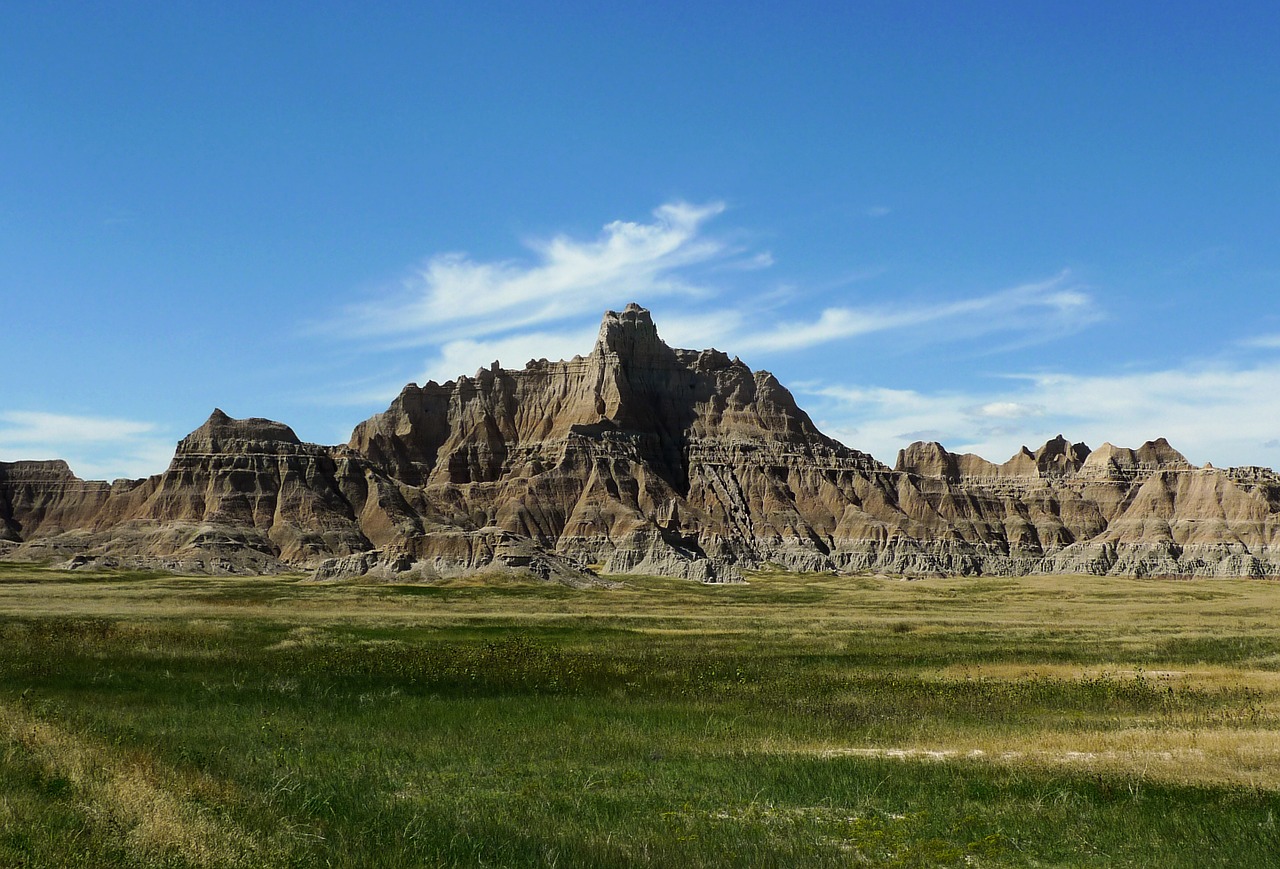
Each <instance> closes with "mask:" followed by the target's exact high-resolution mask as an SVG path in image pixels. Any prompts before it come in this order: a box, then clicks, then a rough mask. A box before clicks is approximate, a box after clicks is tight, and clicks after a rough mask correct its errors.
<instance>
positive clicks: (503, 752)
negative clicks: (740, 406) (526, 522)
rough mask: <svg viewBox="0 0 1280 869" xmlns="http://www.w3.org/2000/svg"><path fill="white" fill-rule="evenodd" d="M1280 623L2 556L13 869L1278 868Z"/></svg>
mask: <svg viewBox="0 0 1280 869" xmlns="http://www.w3.org/2000/svg"><path fill="white" fill-rule="evenodd" d="M1278 613H1280V585H1276V584H1272V583H1267V582H1258V581H1247V580H1229V581H1227V580H1196V581H1192V582H1179V581H1167V580H1165V581H1156V580H1129V579H1098V578H1087V577H1033V578H1019V579H989V578H988V579H944V580H941V579H930V580H923V581H916V582H901V581H895V580H887V579H873V578H869V577H835V576H829V575H803V576H797V575H792V574H782V573H777V574H760V575H756V576H753V577H751V582H750V583H749V584H748V585H745V586H728V587H708V586H700V585H696V584H691V583H687V582H682V581H674V580H662V579H636V578H626V584H625V587H623V588H619V589H613V590H604V589H597V590H587V591H575V590H570V589H565V588H561V587H558V586H538V585H521V584H512V583H510V582H502V581H500V580H491V581H488V582H485V581H480V580H477V581H473V582H470V583H461V582H458V583H451V584H445V585H374V584H359V583H349V584H313V583H308V582H305V581H303V580H301V579H300V578H297V577H283V578H281V577H272V578H254V579H211V578H183V577H172V576H150V575H141V574H121V573H117V574H93V575H85V574H81V573H74V574H72V573H62V572H57V571H52V570H46V569H41V568H32V567H18V566H13V565H8V566H0V760H2V762H0V866H147V867H150V866H254V867H257V866H351V867H357V866H359V867H364V866H435V865H462V866H471V865H487V866H520V865H531V866H532V865H537V866H615V865H617V866H627V865H639V866H713V865H715V866H719V865H743V866H844V865H890V866H935V865H943V866H945V865H955V866H1126V865H1127V866H1168V867H1173V866H1197V867H1198V866H1232V867H1246V866H1275V865H1277V864H1278V863H1280V819H1278V817H1277V816H1280V619H1278V618H1277V614H1278Z"/></svg>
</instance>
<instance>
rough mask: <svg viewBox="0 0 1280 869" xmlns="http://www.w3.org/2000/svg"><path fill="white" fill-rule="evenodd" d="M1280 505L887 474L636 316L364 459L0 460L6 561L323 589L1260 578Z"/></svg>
mask: <svg viewBox="0 0 1280 869" xmlns="http://www.w3.org/2000/svg"><path fill="white" fill-rule="evenodd" d="M1278 514H1280V476H1278V475H1276V474H1275V473H1274V472H1272V471H1270V470H1269V469H1259V468H1247V469H1232V470H1217V469H1212V468H1204V469H1197V468H1193V467H1192V466H1191V465H1190V464H1189V463H1188V462H1187V461H1186V460H1185V458H1183V457H1182V456H1181V455H1180V454H1179V453H1177V451H1176V450H1174V449H1173V448H1172V447H1171V446H1170V445H1169V444H1168V443H1167V442H1165V441H1163V440H1157V441H1152V442H1149V443H1147V444H1144V445H1143V446H1142V447H1140V448H1138V449H1136V450H1129V449H1123V448H1118V447H1113V446H1111V445H1110V444H1104V445H1103V446H1102V447H1100V448H1098V449H1096V450H1090V449H1089V448H1088V447H1086V446H1085V445H1084V444H1080V443H1075V444H1073V443H1071V442H1069V441H1067V440H1066V439H1065V438H1062V437H1058V438H1055V439H1054V440H1051V441H1049V442H1048V443H1047V444H1045V445H1044V446H1043V447H1042V448H1040V449H1039V450H1036V451H1034V452H1033V451H1031V450H1028V449H1025V448H1024V449H1023V450H1021V451H1020V452H1019V453H1018V454H1017V455H1015V456H1013V457H1012V458H1011V459H1010V460H1009V461H1007V462H1005V463H1003V464H999V465H997V464H994V463H992V462H989V461H986V460H985V459H982V458H981V457H978V456H973V455H955V454H952V453H950V452H948V451H947V450H946V449H945V448H944V447H942V446H941V445H940V444H936V443H916V444H912V445H911V446H910V447H908V448H907V449H905V450H903V451H902V452H901V453H900V454H899V456H898V461H897V465H896V467H895V468H893V469H890V468H889V467H887V466H885V465H883V464H881V463H879V462H877V461H876V460H875V459H873V458H872V457H871V456H869V455H867V454H865V453H861V452H858V451H856V450H852V449H849V448H847V447H845V446H843V445H841V444H840V443H838V442H836V441H834V440H832V439H830V438H828V437H826V436H825V435H823V434H822V433H821V432H820V431H818V429H817V428H816V427H815V426H814V424H813V422H812V421H811V420H810V419H809V417H808V416H807V415H806V414H805V413H804V411H803V410H801V409H800V408H799V407H797V406H796V403H795V400H794V399H793V397H792V396H791V394H790V393H789V392H788V391H787V390H786V389H785V388H784V387H783V386H782V385H781V384H779V383H778V381H777V380H776V379H775V378H774V377H773V376H772V375H771V374H769V373H768V372H764V371H756V372H753V371H752V370H751V369H749V368H748V367H747V366H746V365H745V364H744V363H743V362H741V361H740V360H738V359H731V358H730V357H728V356H727V355H726V354H724V353H721V352H719V351H717V350H704V351H689V350H676V349H672V348H670V347H668V346H667V345H666V344H664V343H663V342H662V341H661V339H660V338H659V336H658V332H657V330H656V328H655V327H654V324H653V322H652V320H651V319H650V317H649V314H648V312H647V311H645V310H643V309H642V308H639V307H637V306H634V305H632V306H629V307H628V308H627V309H626V310H624V311H622V312H609V313H607V314H606V315H605V318H604V321H603V323H602V324H601V329H600V335H599V338H598V339H597V342H596V345H595V348H594V349H593V350H592V352H591V353H590V354H589V355H588V356H586V357H575V358H574V359H572V360H568V361H562V362H548V361H547V360H535V361H531V362H529V363H528V364H527V365H526V366H525V367H524V368H523V369H521V370H505V369H502V368H501V367H499V366H498V364H497V363H494V365H493V366H492V367H491V368H488V369H484V370H481V371H479V372H477V374H476V375H475V376H474V377H460V378H458V379H457V380H455V381H449V382H447V383H444V384H437V383H434V382H431V383H427V384H426V385H425V386H417V385H416V384H411V385H409V386H407V387H405V389H404V390H403V392H401V394H400V395H399V396H398V397H397V398H396V399H395V401H393V402H392V404H391V406H390V407H389V408H388V409H387V410H386V411H385V412H383V413H380V414H378V415H376V416H374V417H373V418H372V419H369V420H367V421H366V422H364V423H361V424H360V425H359V426H357V428H356V430H355V432H354V433H353V434H352V437H351V440H350V442H349V443H348V444H346V445H343V446H335V447H325V446H317V445H314V444H305V443H301V442H300V441H299V439H298V438H297V437H296V436H295V434H294V433H293V431H292V430H291V429H289V428H288V427H287V426H284V425H282V424H280V423H275V422H271V421H269V420H260V419H248V420H235V419H231V418H230V417H228V416H226V415H225V414H223V413H222V412H221V411H215V412H214V414H213V415H212V416H211V417H210V418H209V420H208V421H207V422H206V423H205V424H204V425H202V426H201V427H200V428H198V429H197V430H196V431H194V432H192V434H191V435H189V436H188V437H187V438H185V439H183V441H182V442H181V443H180V444H179V445H178V449H177V452H176V454H175V456H174V459H173V462H172V463H171V464H170V466H169V468H168V469H167V470H166V471H165V472H164V473H163V474H160V475H157V476H155V477H152V478H150V479H147V480H140V481H117V482H116V483H114V484H110V485H108V484H106V483H96V482H85V481H82V480H78V479H77V478H75V476H74V475H72V474H71V472H70V469H69V468H67V466H66V465H65V464H64V463H60V462H18V463H12V464H0V541H7V542H0V547H7V548H8V550H9V556H8V557H40V556H55V557H58V558H73V557H74V558H75V563H86V564H119V565H138V566H160V567H166V568H169V569H175V570H194V571H265V570H280V569H298V568H315V569H317V572H318V575H319V576H321V577H331V576H351V575H366V576H371V577H386V576H396V575H401V576H423V577H430V576H448V575H452V574H456V573H458V572H462V571H473V570H486V569H501V570H510V571H515V572H523V573H527V574H532V575H535V576H539V577H543V578H549V579H559V580H561V581H566V582H571V583H575V584H581V583H584V582H590V581H592V575H593V572H601V573H656V574H664V575H671V576H681V577H686V578H690V579H698V580H703V581H718V580H726V579H734V578H736V577H737V576H738V575H739V570H741V569H743V568H749V567H756V566H760V565H762V564H765V563H776V564H780V565H783V566H785V567H789V568H793V569H837V570H874V571H884V572H893V573H962V574H978V573H995V574H1009V573H1035V572H1046V571H1053V572H1090V573H1112V574H1131V575H1206V574H1214V575H1244V576H1263V575H1274V574H1277V573H1280V542H1278V536H1277V525H1276V522H1277V520H1276V517H1277V515H1278Z"/></svg>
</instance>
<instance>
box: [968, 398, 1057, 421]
mask: <svg viewBox="0 0 1280 869" xmlns="http://www.w3.org/2000/svg"><path fill="white" fill-rule="evenodd" d="M976 415H977V416H985V417H988V418H990V419H1024V418H1026V417H1029V416H1043V415H1044V407H1043V406H1041V405H1038V404H1024V403H1022V402H1018V401H989V402H987V403H986V404H984V405H982V406H981V407H979V408H978V409H977V413H976Z"/></svg>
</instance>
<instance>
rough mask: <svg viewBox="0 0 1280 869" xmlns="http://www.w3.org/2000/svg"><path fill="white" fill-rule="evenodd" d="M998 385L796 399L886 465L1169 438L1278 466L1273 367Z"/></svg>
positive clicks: (1059, 376)
mask: <svg viewBox="0 0 1280 869" xmlns="http://www.w3.org/2000/svg"><path fill="white" fill-rule="evenodd" d="M998 381H999V382H1000V383H1002V384H1006V385H1005V386H1004V387H1003V388H993V389H989V390H985V391H979V390H972V391H938V392H923V391H915V390H891V389H879V388H875V387H860V386H849V385H841V384H821V383H808V384H802V385H801V386H800V387H799V388H798V389H797V392H799V393H800V394H801V395H802V396H806V397H808V398H810V399H812V400H814V401H815V403H816V404H817V407H815V408H813V410H814V411H815V413H814V416H815V417H816V418H818V419H819V420H820V422H819V424H820V425H825V426H826V427H828V429H829V430H830V432H831V433H832V434H833V436H835V437H837V438H839V439H841V440H843V441H844V442H845V443H848V444H849V445H850V446H854V447H856V448H858V449H862V450H866V451H868V452H870V453H872V454H873V455H875V456H876V457H877V458H879V459H881V461H887V462H890V463H892V461H893V459H894V457H895V456H896V454H897V451H898V450H899V449H901V448H902V447H904V446H906V445H907V444H908V443H910V442H912V441H915V440H938V441H941V442H942V443H943V444H945V445H946V446H947V448H948V449H951V450H953V451H956V452H976V453H978V454H979V455H981V456H984V457H985V458H987V459H990V460H992V461H997V462H999V461H1004V460H1005V459H1006V458H1008V457H1009V456H1011V455H1013V454H1014V453H1015V452H1016V451H1017V450H1018V449H1019V448H1020V447H1021V446H1023V445H1027V446H1030V447H1032V448H1035V447H1037V446H1039V445H1040V444H1042V443H1043V442H1044V441H1046V440H1048V439H1049V438H1051V437H1053V436H1054V435H1057V434H1064V435H1066V436H1067V437H1069V438H1071V439H1073V440H1083V441H1085V442H1086V443H1088V444H1089V445H1090V446H1092V447H1097V446H1099V445H1100V444H1101V443H1102V442H1104V441H1110V442H1112V443H1115V444H1119V445H1121V446H1129V447H1136V446H1138V445H1140V444H1142V443H1143V442H1144V441H1147V440H1150V439H1152V438H1156V437H1167V438H1168V439H1169V440H1170V442H1171V443H1173V445H1174V446H1175V447H1177V448H1178V449H1180V450H1182V452H1183V453H1185V454H1186V455H1187V456H1188V458H1190V459H1191V460H1192V461H1194V462H1205V461H1212V462H1213V463H1214V464H1218V465H1235V464H1267V463H1271V464H1275V463H1276V462H1277V460H1278V459H1280V455H1277V453H1278V452H1280V450H1278V448H1277V445H1278V444H1280V440H1278V439H1277V435H1278V434H1280V365H1263V366H1249V367H1242V366H1239V365H1232V364H1229V363H1217V364H1213V365H1201V366H1186V367H1179V368H1167V369H1161V370H1153V371H1145V372H1123V373H1118V374H1096V375H1088V376H1082V375H1075V374H1064V373H1060V372H1039V373H1031V374H1025V375H1015V376H1006V377H1001V378H999V379H998ZM921 435H926V436H921Z"/></svg>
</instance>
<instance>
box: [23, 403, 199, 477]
mask: <svg viewBox="0 0 1280 869" xmlns="http://www.w3.org/2000/svg"><path fill="white" fill-rule="evenodd" d="M173 449H174V441H173V440H170V439H168V438H166V437H162V436H161V435H160V433H159V432H158V430H157V427H156V426H155V425H154V424H153V423H148V422H139V421H137V420H128V419H115V418H110V417H94V416H71V415H68V414H55V413H41V412H34V411H4V412H0V461H10V462H11V461H18V460H22V459H52V458H61V459H66V461H67V463H68V464H69V465H71V467H72V469H73V470H74V471H75V472H76V473H77V474H78V475H79V476H81V477H83V478H85V479H114V478H116V477H130V478H136V477H145V476H149V475H151V474H155V473H159V472H160V471H163V470H164V469H165V467H166V466H167V465H168V463H169V459H170V458H171V457H172V456H173Z"/></svg>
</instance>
